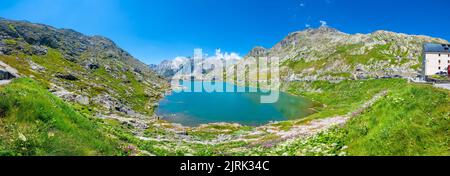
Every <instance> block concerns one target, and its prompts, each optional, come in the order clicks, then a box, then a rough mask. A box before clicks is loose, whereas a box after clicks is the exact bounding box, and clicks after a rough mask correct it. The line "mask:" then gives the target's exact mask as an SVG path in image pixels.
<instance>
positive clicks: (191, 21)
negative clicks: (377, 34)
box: [0, 0, 450, 63]
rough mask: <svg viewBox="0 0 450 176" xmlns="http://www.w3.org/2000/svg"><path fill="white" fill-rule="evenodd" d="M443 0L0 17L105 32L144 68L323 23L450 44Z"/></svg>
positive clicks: (184, 0) (230, 3)
mask: <svg viewBox="0 0 450 176" xmlns="http://www.w3.org/2000/svg"><path fill="white" fill-rule="evenodd" d="M449 12H450V1H448V0H376V1H374V0H278V1H275V0H273V1H269V0H222V1H218V0H158V1H157V0H39V1H37V0H8V1H6V0H3V1H2V2H1V3H0V16H1V17H4V18H8V19H15V20H28V21H31V22H38V23H44V24H49V25H52V26H55V27H58V28H71V29H75V30H77V31H80V32H82V33H85V34H88V35H102V36H105V37H108V38H111V39H112V40H114V41H115V42H116V43H117V44H118V45H119V46H120V47H122V48H124V49H125V50H127V51H129V52H130V53H131V54H132V55H133V56H135V57H137V58H139V59H141V60H142V61H144V62H146V63H159V62H160V61H161V60H163V59H171V58H174V57H176V56H190V55H192V54H193V49H194V48H203V49H204V52H207V53H210V54H213V53H214V50H215V49H216V48H221V49H222V51H226V52H236V53H238V54H240V55H245V54H247V53H248V52H249V50H250V49H251V48H253V47H254V46H264V47H267V48H270V47H272V46H273V45H274V44H276V43H277V42H279V41H280V40H281V39H283V38H284V37H285V36H286V35H287V34H288V33H290V32H294V31H298V30H303V29H304V28H306V27H307V26H311V27H318V26H320V21H326V22H327V24H328V25H329V26H332V27H335V28H337V29H339V30H341V31H343V32H347V33H370V32H373V31H375V30H390V31H394V32H402V33H408V34H424V35H430V36H434V37H441V38H444V39H447V40H450V23H449V21H450V13H449Z"/></svg>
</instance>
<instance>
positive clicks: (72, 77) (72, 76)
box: [55, 74, 78, 81]
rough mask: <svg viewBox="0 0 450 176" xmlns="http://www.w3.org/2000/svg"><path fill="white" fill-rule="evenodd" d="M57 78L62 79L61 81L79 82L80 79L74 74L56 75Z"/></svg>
mask: <svg viewBox="0 0 450 176" xmlns="http://www.w3.org/2000/svg"><path fill="white" fill-rule="evenodd" d="M55 76H56V77H57V78H61V79H65V80H69V81H77V80H78V78H77V77H76V76H74V75H72V74H56V75H55Z"/></svg>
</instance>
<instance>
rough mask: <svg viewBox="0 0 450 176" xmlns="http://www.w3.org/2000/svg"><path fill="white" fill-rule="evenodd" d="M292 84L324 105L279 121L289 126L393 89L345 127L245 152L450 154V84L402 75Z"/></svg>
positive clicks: (341, 110) (291, 89)
mask: <svg viewBox="0 0 450 176" xmlns="http://www.w3.org/2000/svg"><path fill="white" fill-rule="evenodd" d="M288 87H289V92H291V93H293V94H297V95H302V96H305V97H308V98H311V99H314V100H316V101H317V102H320V103H323V104H324V107H321V108H319V109H318V110H319V112H318V113H316V114H314V115H312V116H310V117H308V118H307V119H305V120H302V121H297V122H295V121H292V122H290V121H287V122H283V123H281V125H284V126H285V127H286V128H289V127H290V126H292V125H294V124H301V123H304V122H305V121H309V120H313V119H317V118H327V117H334V116H339V115H345V114H347V113H349V112H354V111H355V110H356V109H357V108H358V107H359V106H361V104H363V103H364V102H365V101H367V100H369V99H370V98H371V97H372V96H373V95H375V94H376V93H378V92H380V91H383V90H388V91H389V94H388V96H386V97H384V98H382V99H380V100H379V101H378V102H376V103H375V104H374V105H373V106H372V107H370V108H368V109H367V110H365V111H364V112H363V113H362V114H360V115H358V116H356V117H353V118H352V119H351V120H350V121H349V122H348V123H347V124H346V125H344V126H343V127H336V128H334V129H331V130H329V131H327V132H324V133H321V134H319V135H317V136H314V137H311V138H309V139H306V140H305V139H297V140H294V141H291V142H288V143H282V144H279V145H277V146H275V147H273V148H255V149H251V150H250V151H249V152H244V155H248V154H252V155H314V156H323V155H332V156H335V155H352V156H353V155H356V156H358V155H363V156H367V155H368V156H384V155H387V156H392V155H394V156H397V155H400V156H422V155H439V156H440V155H447V156H448V155H450V92H449V91H447V90H443V89H437V88H433V87H432V86H430V85H417V84H409V83H407V82H406V81H405V80H401V79H382V80H366V81H343V82H341V83H337V84H333V83H328V82H313V83H311V84H306V83H292V84H290V85H289V86H288ZM311 90H315V91H311Z"/></svg>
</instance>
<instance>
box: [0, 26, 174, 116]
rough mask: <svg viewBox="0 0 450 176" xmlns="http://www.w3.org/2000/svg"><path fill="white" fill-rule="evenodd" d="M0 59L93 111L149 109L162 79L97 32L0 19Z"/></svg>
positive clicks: (138, 111)
mask: <svg viewBox="0 0 450 176" xmlns="http://www.w3.org/2000/svg"><path fill="white" fill-rule="evenodd" d="M0 61H1V62H3V63H4V64H6V65H8V66H11V67H12V68H15V69H17V70H18V74H20V75H21V76H26V77H31V78H33V79H35V80H38V81H40V82H42V83H44V84H46V85H47V87H48V88H49V90H50V91H51V92H53V94H55V95H57V96H59V97H62V98H63V99H65V100H68V101H71V102H74V103H77V104H80V105H83V106H89V108H90V109H91V110H92V109H95V110H96V111H94V112H103V113H104V114H108V113H111V112H113V113H123V114H127V115H133V114H138V113H144V114H147V113H149V114H151V113H152V112H153V109H154V107H155V106H156V104H155V102H156V101H157V100H158V99H159V98H160V97H161V95H162V92H163V91H164V89H165V88H166V87H167V83H166V81H165V80H163V79H162V78H161V77H160V76H158V75H157V74H155V73H154V72H153V71H152V70H151V69H150V68H149V67H148V66H147V65H146V64H144V63H142V62H141V61H139V60H137V59H136V58H134V57H133V56H131V55H130V54H129V53H127V52H126V51H124V50H123V49H121V48H120V47H118V46H117V45H116V44H115V43H114V42H113V41H111V40H109V39H107V38H105V37H101V36H86V35H83V34H81V33H79V32H76V31H74V30H70V29H57V28H54V27H51V26H48V25H43V24H34V23H30V22H26V21H11V20H6V19H0Z"/></svg>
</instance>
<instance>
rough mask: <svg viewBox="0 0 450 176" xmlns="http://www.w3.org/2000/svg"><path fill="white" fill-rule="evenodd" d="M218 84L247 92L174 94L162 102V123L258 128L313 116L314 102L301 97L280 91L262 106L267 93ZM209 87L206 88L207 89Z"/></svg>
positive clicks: (160, 113)
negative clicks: (230, 125)
mask: <svg viewBox="0 0 450 176" xmlns="http://www.w3.org/2000/svg"><path fill="white" fill-rule="evenodd" d="M215 84H216V85H223V87H224V89H225V88H227V87H228V88H230V87H231V88H234V89H235V90H237V89H246V90H247V92H243V93H236V92H233V93H224V92H212V93H208V92H206V91H202V92H192V93H189V92H181V93H176V92H174V93H172V94H171V95H168V96H166V97H165V98H164V99H163V100H161V101H160V106H159V108H158V109H157V111H156V114H157V115H159V116H161V117H163V120H167V121H169V122H173V123H179V124H182V125H185V126H198V125H200V124H207V123H215V122H228V123H239V124H242V125H250V126H257V125H263V124H267V123H269V122H271V121H284V120H293V119H299V118H303V117H305V116H308V115H310V114H311V113H312V112H311V110H310V109H309V108H310V107H311V102H310V101H308V100H306V99H304V98H301V97H296V96H292V95H289V94H286V93H282V92H281V93H280V96H279V99H278V101H277V102H276V103H272V104H262V103H260V97H261V96H263V95H268V93H263V92H254V93H250V92H249V91H248V90H249V89H250V88H248V87H239V86H235V85H232V84H228V83H222V82H217V83H215ZM193 85H195V86H200V87H201V85H202V82H194V83H193V84H192V86H193ZM208 85H211V83H208ZM208 85H204V86H205V87H208ZM187 87H189V86H186V85H185V88H187ZM192 90H193V89H192ZM204 90H205V89H204ZM206 90H209V89H206Z"/></svg>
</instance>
